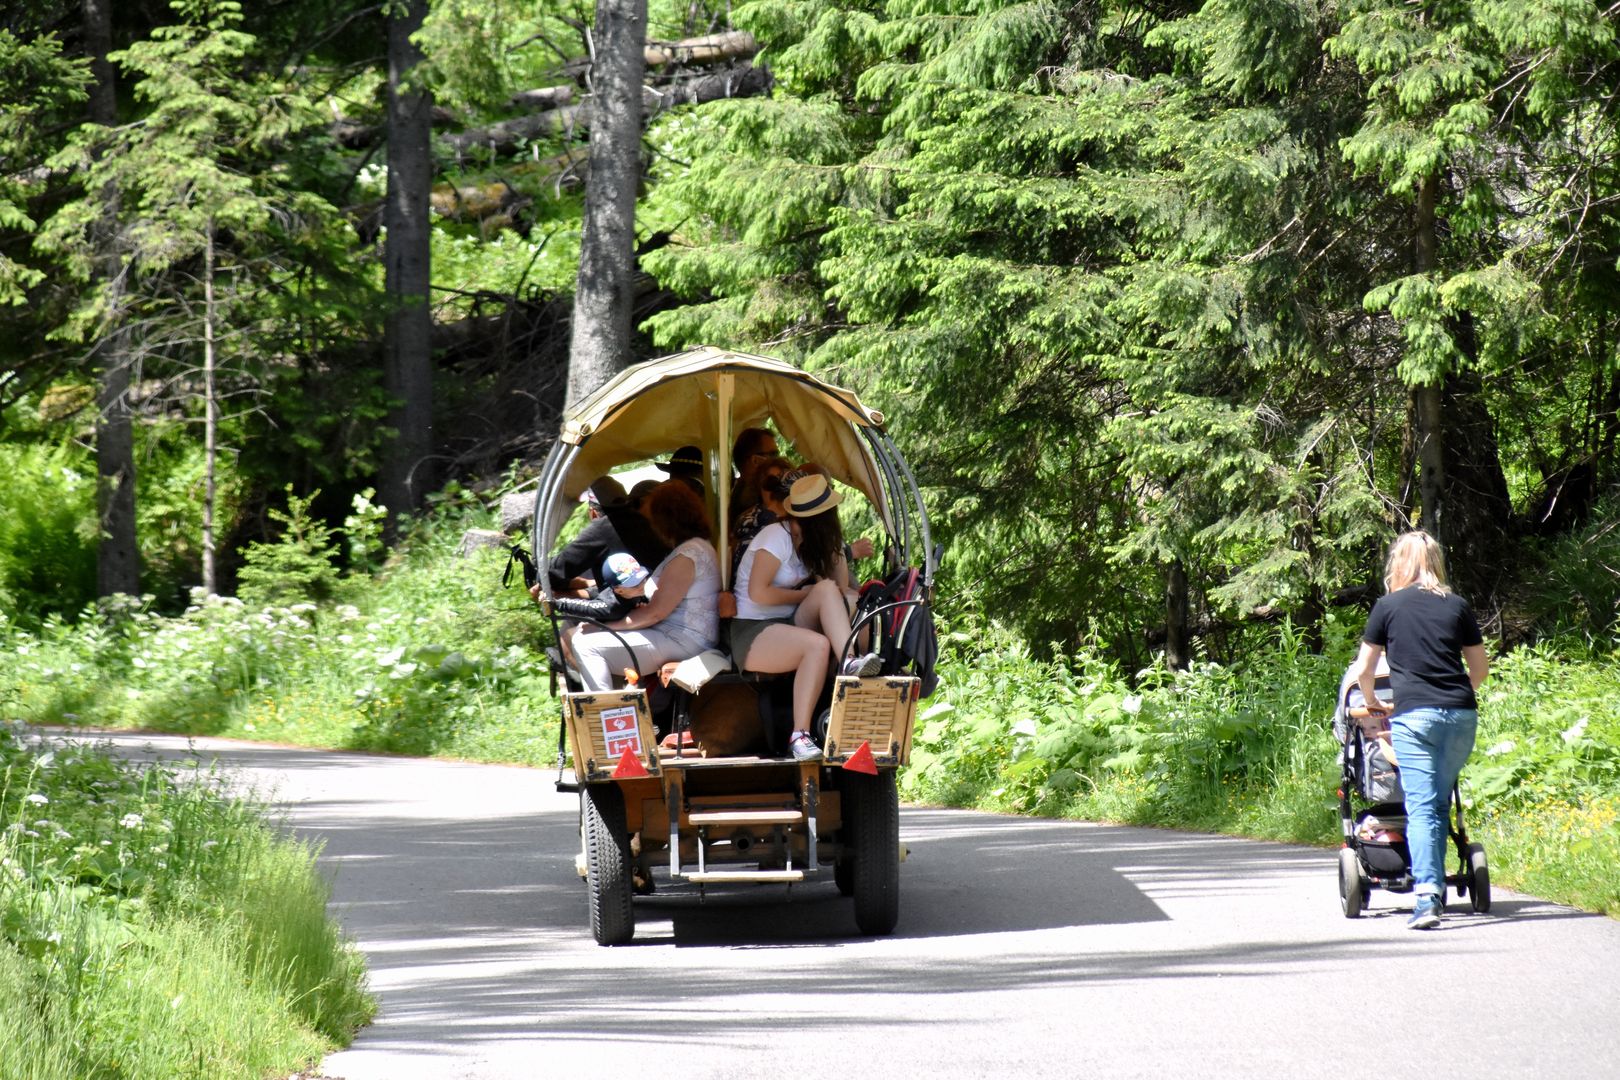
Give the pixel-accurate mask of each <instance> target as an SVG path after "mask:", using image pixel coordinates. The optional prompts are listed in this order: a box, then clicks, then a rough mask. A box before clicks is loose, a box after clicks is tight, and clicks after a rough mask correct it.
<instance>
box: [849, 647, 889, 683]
mask: <svg viewBox="0 0 1620 1080" xmlns="http://www.w3.org/2000/svg"><path fill="white" fill-rule="evenodd" d="M882 670H883V657H881V656H879V655H878V654H877V653H875V652H869V653H867V654H866V655H865V656H852V657H850V658H849V659H848V660H845V661H844V668H843V670H842V671H840V672H839V674H840V675H853V676H854V677H855V678H857V679H870V678H871V677H872V676H874V675H876V674H877V673H878V672H880V671H882Z"/></svg>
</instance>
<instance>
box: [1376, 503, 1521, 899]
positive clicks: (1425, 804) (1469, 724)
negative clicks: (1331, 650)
mask: <svg viewBox="0 0 1620 1080" xmlns="http://www.w3.org/2000/svg"><path fill="white" fill-rule="evenodd" d="M1386 655H1387V657H1388V660H1389V676H1390V680H1389V681H1390V691H1391V692H1392V693H1393V694H1394V696H1395V703H1394V707H1393V712H1392V713H1391V715H1390V728H1391V741H1392V742H1393V743H1394V745H1395V757H1396V760H1397V761H1399V762H1400V770H1401V786H1402V787H1404V788H1405V789H1406V839H1407V843H1408V844H1409V845H1410V847H1411V852H1412V878H1413V886H1412V891H1413V893H1414V894H1415V896H1416V898H1417V900H1416V904H1415V906H1414V907H1413V910H1412V917H1411V919H1410V920H1409V921H1408V922H1407V925H1408V926H1410V927H1411V928H1412V929H1414V930H1428V929H1431V928H1433V927H1436V926H1439V925H1440V909H1441V908H1442V907H1443V906H1444V904H1445V893H1446V867H1445V857H1446V849H1445V843H1446V814H1447V811H1446V806H1447V803H1448V801H1449V800H1450V797H1451V789H1452V786H1453V785H1455V784H1456V782H1457V776H1458V774H1460V773H1461V772H1462V767H1463V763H1464V762H1466V761H1467V760H1468V755H1469V754H1470V753H1471V752H1472V751H1473V749H1474V731H1475V727H1476V724H1477V721H1478V713H1477V711H1476V710H1477V709H1478V703H1477V701H1476V699H1475V697H1474V691H1475V690H1477V689H1478V688H1479V684H1480V683H1482V682H1484V681H1485V676H1486V674H1487V673H1488V672H1489V670H1490V660H1489V658H1488V657H1487V656H1486V654H1485V645H1484V639H1483V638H1482V637H1481V636H1480V632H1479V624H1478V623H1476V622H1475V621H1474V613H1473V612H1472V611H1471V610H1470V609H1469V607H1468V602H1467V601H1466V600H1464V599H1463V598H1462V597H1460V596H1458V595H1457V594H1456V593H1454V592H1452V591H1451V590H1450V589H1449V588H1447V587H1446V565H1445V559H1444V557H1443V555H1442V554H1441V551H1440V545H1439V544H1438V543H1436V542H1435V539H1434V537H1432V536H1430V535H1429V534H1428V533H1426V532H1409V533H1404V534H1403V535H1401V536H1399V537H1396V539H1395V542H1394V543H1393V544H1391V545H1390V548H1389V561H1388V562H1387V563H1386V564H1385V569H1384V595H1383V596H1381V597H1379V598H1378V602H1377V603H1376V604H1374V605H1373V609H1372V614H1370V615H1369V616H1368V617H1367V628H1366V629H1365V630H1364V631H1363V632H1362V635H1361V653H1360V655H1358V656H1357V657H1356V661H1355V663H1354V664H1353V665H1352V667H1351V676H1350V677H1353V678H1354V679H1355V680H1356V681H1357V682H1358V683H1360V684H1361V692H1362V694H1363V695H1364V696H1365V698H1366V700H1367V703H1368V705H1369V706H1375V705H1376V704H1378V703H1379V701H1378V698H1377V696H1376V695H1375V693H1374V689H1373V680H1374V675H1375V672H1376V671H1377V669H1378V661H1379V658H1380V657H1383V656H1386ZM1465 664H1466V667H1465V666H1464V665H1465Z"/></svg>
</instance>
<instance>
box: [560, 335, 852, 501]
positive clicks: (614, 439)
mask: <svg viewBox="0 0 1620 1080" xmlns="http://www.w3.org/2000/svg"><path fill="white" fill-rule="evenodd" d="M767 420H770V421H773V422H774V423H775V425H776V429H777V430H778V431H780V432H781V433H782V436H783V437H784V438H785V439H787V440H788V441H790V442H791V443H793V446H794V448H795V449H796V450H797V451H798V453H799V456H800V457H802V458H803V459H804V460H806V461H815V462H819V463H820V464H822V465H824V466H826V468H827V471H828V472H829V473H831V474H832V476H833V478H834V479H836V480H839V481H841V482H843V483H845V484H848V485H850V486H851V487H854V488H857V489H859V490H860V491H861V492H862V493H864V494H865V495H866V497H867V498H869V499H871V500H872V502H873V504H874V505H875V506H877V507H878V508H879V511H880V513H881V511H882V507H883V486H882V483H881V481H880V478H879V475H878V469H877V466H876V464H875V463H874V462H873V460H872V456H871V454H870V453H869V452H868V451H867V448H866V446H865V444H864V443H863V442H862V440H861V438H860V436H859V435H858V434H857V429H858V428H863V427H867V428H877V429H881V428H882V426H883V415H882V414H881V413H879V412H876V411H875V410H872V409H868V408H867V407H866V406H865V405H863V404H861V402H860V399H858V398H857V397H856V396H855V395H854V394H853V393H851V392H850V391H848V390H845V389H842V388H840V387H836V386H832V385H830V384H828V383H824V382H822V381H821V380H820V379H817V378H816V377H815V376H813V375H808V374H806V373H805V372H803V371H800V370H799V369H798V368H796V367H794V366H793V365H792V364H788V363H785V362H784V361H781V360H775V359H772V358H771V357H768V356H755V355H752V354H750V353H741V352H730V351H727V350H723V349H716V348H712V347H709V346H705V347H703V348H699V349H693V350H691V351H690V352H683V353H676V354H675V355H673V356H665V357H660V358H659V359H657V360H649V361H647V362H646V363H643V364H636V365H635V366H634V367H631V368H627V369H626V370H624V371H622V372H620V373H619V374H618V375H617V376H616V377H614V378H613V379H611V380H609V381H608V382H607V383H606V384H604V385H603V386H602V388H601V389H599V390H597V391H596V393H594V394H592V395H591V396H590V397H588V398H586V399H585V400H584V401H581V402H579V403H578V404H576V405H575V406H574V407H573V408H572V409H570V410H568V412H567V413H565V414H564V416H563V422H562V435H561V439H562V441H563V442H565V443H570V444H573V445H576V446H578V447H579V448H580V453H579V456H578V457H577V458H576V459H575V461H574V463H573V466H572V468H571V469H570V470H569V475H568V478H567V480H566V481H565V483H564V487H563V494H564V495H565V496H566V497H568V498H577V497H578V496H579V495H580V493H581V492H583V491H584V490H585V489H586V488H587V487H589V486H590V483H591V481H593V480H595V479H596V478H597V477H598V476H601V475H602V474H603V473H606V472H608V471H609V470H610V469H612V468H614V467H615V466H618V465H623V464H625V463H626V462H631V461H645V460H648V459H651V458H656V457H662V456H664V455H666V454H668V453H669V452H670V451H673V450H675V449H677V448H678V447H682V446H688V445H696V446H700V447H702V448H703V449H704V451H705V452H706V453H707V454H709V455H710V463H711V466H712V468H711V476H710V477H709V478H708V482H709V487H710V490H711V491H714V490H715V487H714V486H713V480H714V479H715V478H716V476H719V475H723V476H726V477H727V478H728V484H729V477H730V469H731V462H730V460H729V458H730V453H731V444H732V442H733V441H734V440H735V438H736V434H737V432H739V431H742V430H743V429H745V428H750V427H762V426H764V424H765V422H766V421H767Z"/></svg>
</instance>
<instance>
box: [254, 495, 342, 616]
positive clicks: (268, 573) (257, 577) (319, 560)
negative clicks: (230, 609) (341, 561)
mask: <svg viewBox="0 0 1620 1080" xmlns="http://www.w3.org/2000/svg"><path fill="white" fill-rule="evenodd" d="M319 494H320V493H319V492H315V493H312V494H310V495H308V496H304V497H300V496H298V495H295V494H294V493H293V489H292V485H291V484H288V485H287V509H286V510H285V511H282V510H271V511H270V518H271V520H272V521H274V522H275V523H276V524H278V525H280V526H281V530H282V532H281V539H280V540H278V541H276V542H275V543H270V544H249V545H248V547H247V549H246V550H245V551H243V552H242V572H241V574H240V575H239V576H238V589H237V592H238V593H239V594H240V595H241V597H242V599H243V601H245V602H246V603H249V604H253V605H258V606H270V605H278V606H285V605H288V604H306V603H319V602H320V601H322V600H329V599H331V597H332V594H333V593H334V591H335V590H336V588H337V582H338V569H337V565H336V563H335V561H334V560H335V559H336V558H337V555H338V549H337V545H336V544H335V542H334V541H333V539H332V530H331V529H330V528H329V527H328V526H327V525H326V524H325V523H324V522H322V521H321V520H320V519H318V518H315V517H312V516H311V515H310V512H309V505H310V503H312V502H314V501H315V498H316V496H317V495H319Z"/></svg>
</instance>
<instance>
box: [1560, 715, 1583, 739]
mask: <svg viewBox="0 0 1620 1080" xmlns="http://www.w3.org/2000/svg"><path fill="white" fill-rule="evenodd" d="M1586 722H1587V718H1586V717H1584V716H1583V717H1581V718H1580V719H1579V720H1577V721H1575V723H1574V724H1572V725H1570V728H1569V730H1568V731H1566V732H1564V741H1565V742H1567V743H1572V742H1576V741H1578V740H1579V739H1580V737H1581V735H1582V733H1583V732H1585V731H1586Z"/></svg>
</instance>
